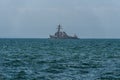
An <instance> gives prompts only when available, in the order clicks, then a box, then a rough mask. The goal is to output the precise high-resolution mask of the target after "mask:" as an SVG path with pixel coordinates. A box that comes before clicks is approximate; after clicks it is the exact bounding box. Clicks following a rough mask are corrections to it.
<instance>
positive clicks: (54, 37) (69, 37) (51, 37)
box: [50, 35, 79, 39]
mask: <svg viewBox="0 0 120 80" xmlns="http://www.w3.org/2000/svg"><path fill="white" fill-rule="evenodd" d="M50 39H79V38H78V37H71V36H68V37H56V36H54V35H50Z"/></svg>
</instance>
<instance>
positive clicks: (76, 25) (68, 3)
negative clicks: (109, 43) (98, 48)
mask: <svg viewBox="0 0 120 80" xmlns="http://www.w3.org/2000/svg"><path fill="white" fill-rule="evenodd" d="M58 24H61V25H62V26H63V29H64V31H66V32H67V33H68V34H70V35H73V34H74V33H76V34H77V35H78V37H80V38H120V0H0V38H48V37H49V34H54V32H55V31H56V27H57V25H58Z"/></svg>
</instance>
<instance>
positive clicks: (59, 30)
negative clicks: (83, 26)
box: [50, 24, 79, 39]
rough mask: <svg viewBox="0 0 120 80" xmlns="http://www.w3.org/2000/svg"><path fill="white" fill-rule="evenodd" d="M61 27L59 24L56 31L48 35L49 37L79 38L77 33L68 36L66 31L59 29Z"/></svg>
mask: <svg viewBox="0 0 120 80" xmlns="http://www.w3.org/2000/svg"><path fill="white" fill-rule="evenodd" d="M61 29H62V27H61V25H60V24H59V25H58V28H57V32H56V33H55V34H54V35H50V38H51V39H79V38H78V37H77V35H76V34H75V35H74V36H69V35H68V34H67V33H66V32H64V31H61Z"/></svg>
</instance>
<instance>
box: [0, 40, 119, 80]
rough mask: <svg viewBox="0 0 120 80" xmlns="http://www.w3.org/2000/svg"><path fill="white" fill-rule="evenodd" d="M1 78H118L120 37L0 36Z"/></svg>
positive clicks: (96, 79) (86, 79) (77, 79)
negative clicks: (21, 37)
mask: <svg viewBox="0 0 120 80" xmlns="http://www.w3.org/2000/svg"><path fill="white" fill-rule="evenodd" d="M0 80H120V40H119V39H80V40H53V39H0Z"/></svg>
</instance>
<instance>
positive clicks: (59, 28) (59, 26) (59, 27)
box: [57, 24, 62, 38]
mask: <svg viewBox="0 0 120 80" xmlns="http://www.w3.org/2000/svg"><path fill="white" fill-rule="evenodd" d="M57 29H58V31H57V32H58V38H59V37H60V30H61V29H62V28H61V25H60V24H59V25H58V28H57Z"/></svg>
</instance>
